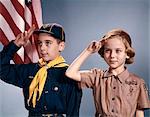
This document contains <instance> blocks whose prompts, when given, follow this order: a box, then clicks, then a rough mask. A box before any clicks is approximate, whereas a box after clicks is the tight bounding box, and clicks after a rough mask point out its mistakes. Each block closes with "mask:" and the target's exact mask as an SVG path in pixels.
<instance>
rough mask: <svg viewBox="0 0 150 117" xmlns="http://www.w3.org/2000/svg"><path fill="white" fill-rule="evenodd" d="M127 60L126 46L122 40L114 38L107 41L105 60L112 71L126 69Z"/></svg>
mask: <svg viewBox="0 0 150 117" xmlns="http://www.w3.org/2000/svg"><path fill="white" fill-rule="evenodd" d="M126 58H127V54H126V49H125V45H124V43H123V42H122V40H121V39H120V38H115V37H114V38H111V39H108V40H107V41H106V43H105V45H104V60H105V61H106V63H107V64H108V65H109V67H110V69H113V70H122V69H124V65H125V61H126ZM118 72H119V71H118ZM120 72H122V71H120Z"/></svg>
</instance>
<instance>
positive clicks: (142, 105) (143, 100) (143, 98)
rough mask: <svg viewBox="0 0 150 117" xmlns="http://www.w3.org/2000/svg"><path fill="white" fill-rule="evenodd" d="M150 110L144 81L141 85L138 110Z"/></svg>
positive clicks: (149, 101)
mask: <svg viewBox="0 0 150 117" xmlns="http://www.w3.org/2000/svg"><path fill="white" fill-rule="evenodd" d="M148 108H150V100H149V95H148V89H147V87H146V84H145V82H144V80H142V82H141V84H140V92H139V97H138V105H137V109H148Z"/></svg>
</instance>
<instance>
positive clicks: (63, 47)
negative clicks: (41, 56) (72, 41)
mask: <svg viewBox="0 0 150 117" xmlns="http://www.w3.org/2000/svg"><path fill="white" fill-rule="evenodd" d="M64 49H65V42H63V41H62V42H60V43H59V51H60V52H62V51H63V50H64Z"/></svg>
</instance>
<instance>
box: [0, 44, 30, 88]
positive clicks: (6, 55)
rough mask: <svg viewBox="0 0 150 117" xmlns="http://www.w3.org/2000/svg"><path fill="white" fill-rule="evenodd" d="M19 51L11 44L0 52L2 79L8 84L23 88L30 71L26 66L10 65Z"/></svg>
mask: <svg viewBox="0 0 150 117" xmlns="http://www.w3.org/2000/svg"><path fill="white" fill-rule="evenodd" d="M18 49H19V47H17V46H16V45H15V44H14V43H13V42H10V43H9V44H8V45H7V46H6V47H4V49H3V50H2V51H1V52H0V64H1V66H0V79H1V80H3V81H4V82H6V83H9V84H13V85H15V86H18V87H23V85H24V79H25V77H26V75H27V71H28V69H27V68H26V67H25V66H28V65H24V64H20V65H19V64H10V60H11V59H12V58H13V55H14V53H16V51H17V50H18Z"/></svg>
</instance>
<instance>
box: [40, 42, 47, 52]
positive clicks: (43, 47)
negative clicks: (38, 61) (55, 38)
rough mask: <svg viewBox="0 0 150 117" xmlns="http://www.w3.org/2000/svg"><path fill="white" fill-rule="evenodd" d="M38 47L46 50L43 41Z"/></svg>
mask: <svg viewBox="0 0 150 117" xmlns="http://www.w3.org/2000/svg"><path fill="white" fill-rule="evenodd" d="M40 49H41V51H44V50H46V46H45V44H44V43H42V44H41V46H40Z"/></svg>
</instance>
